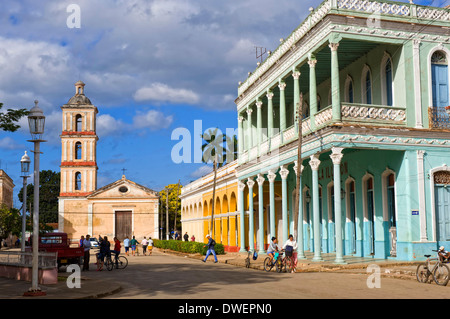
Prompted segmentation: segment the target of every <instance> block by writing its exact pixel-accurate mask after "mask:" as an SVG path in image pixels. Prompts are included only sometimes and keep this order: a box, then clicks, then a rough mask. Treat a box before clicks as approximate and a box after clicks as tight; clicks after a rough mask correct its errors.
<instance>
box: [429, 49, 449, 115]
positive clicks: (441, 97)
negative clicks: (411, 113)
mask: <svg viewBox="0 0 450 319" xmlns="http://www.w3.org/2000/svg"><path fill="white" fill-rule="evenodd" d="M431 83H432V94H433V106H434V107H444V106H448V105H449V83H448V60H447V55H446V54H445V52H443V51H436V52H434V54H433V55H432V56H431Z"/></svg>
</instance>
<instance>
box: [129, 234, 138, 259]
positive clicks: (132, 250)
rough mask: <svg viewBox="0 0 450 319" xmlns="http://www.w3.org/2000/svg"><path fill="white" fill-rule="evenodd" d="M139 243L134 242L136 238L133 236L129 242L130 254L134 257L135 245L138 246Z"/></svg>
mask: <svg viewBox="0 0 450 319" xmlns="http://www.w3.org/2000/svg"><path fill="white" fill-rule="evenodd" d="M138 244H139V242H138V241H137V240H136V237H135V236H133V238H132V239H131V240H130V245H131V254H132V255H133V256H134V254H135V252H136V245H138Z"/></svg>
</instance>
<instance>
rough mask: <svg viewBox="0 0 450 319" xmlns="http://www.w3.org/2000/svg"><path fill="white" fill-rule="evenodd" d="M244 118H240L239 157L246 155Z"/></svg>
mask: <svg viewBox="0 0 450 319" xmlns="http://www.w3.org/2000/svg"><path fill="white" fill-rule="evenodd" d="M243 123H244V118H243V117H242V116H240V115H239V116H238V138H239V140H238V147H239V157H241V156H242V154H243V153H244V125H243Z"/></svg>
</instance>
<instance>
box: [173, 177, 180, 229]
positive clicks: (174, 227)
mask: <svg viewBox="0 0 450 319" xmlns="http://www.w3.org/2000/svg"><path fill="white" fill-rule="evenodd" d="M179 198H180V180H178V192H177V203H176V206H175V212H174V214H175V218H174V222H173V231H174V233H175V232H176V231H177V215H178V199H179ZM180 235H181V233H180Z"/></svg>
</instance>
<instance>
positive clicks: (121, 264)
mask: <svg viewBox="0 0 450 319" xmlns="http://www.w3.org/2000/svg"><path fill="white" fill-rule="evenodd" d="M127 266H128V259H127V258H126V257H124V256H120V257H119V258H118V260H117V269H124V268H126V267H127Z"/></svg>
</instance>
